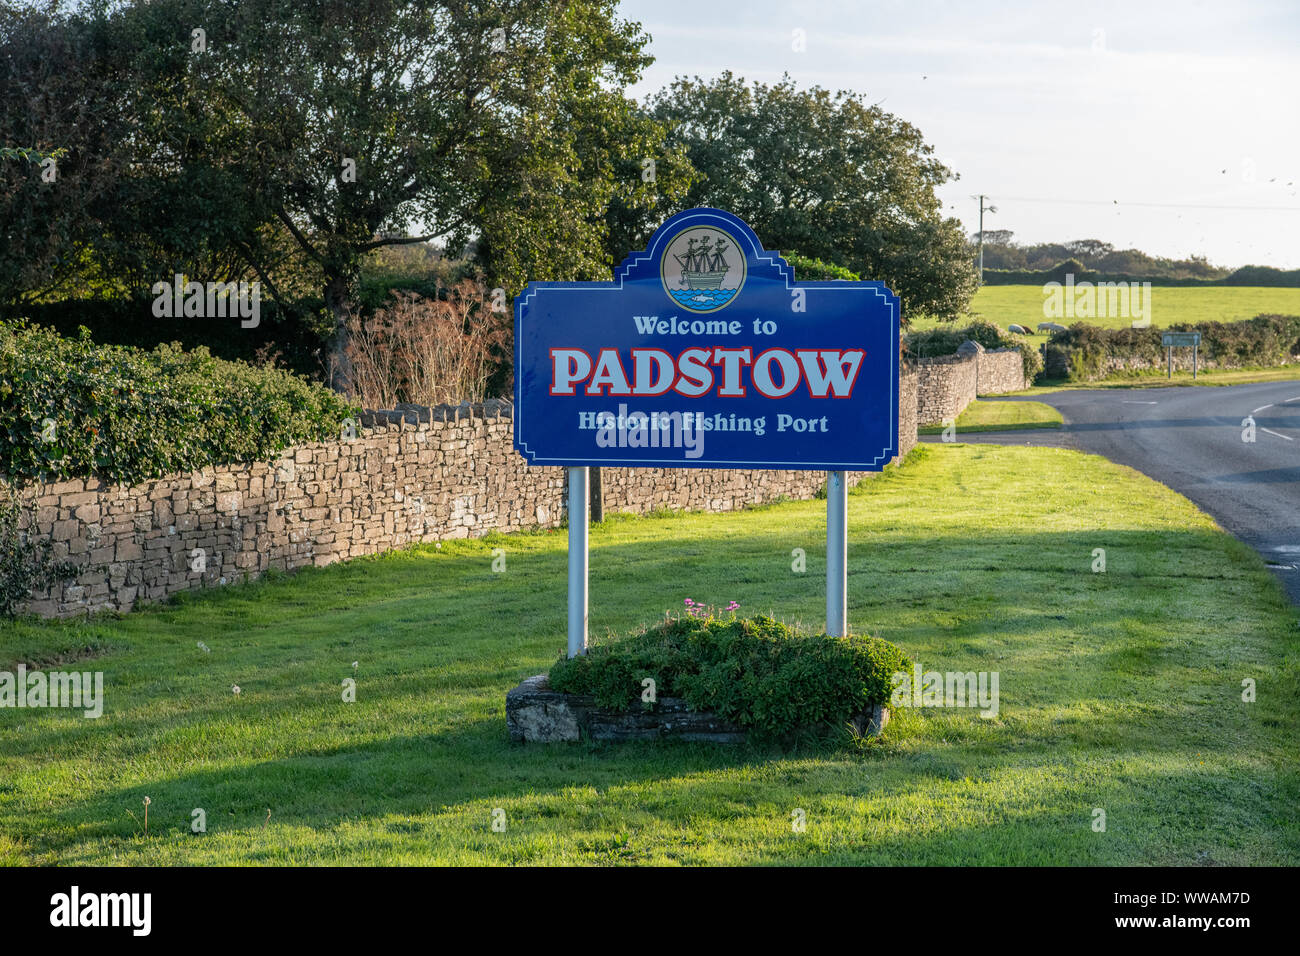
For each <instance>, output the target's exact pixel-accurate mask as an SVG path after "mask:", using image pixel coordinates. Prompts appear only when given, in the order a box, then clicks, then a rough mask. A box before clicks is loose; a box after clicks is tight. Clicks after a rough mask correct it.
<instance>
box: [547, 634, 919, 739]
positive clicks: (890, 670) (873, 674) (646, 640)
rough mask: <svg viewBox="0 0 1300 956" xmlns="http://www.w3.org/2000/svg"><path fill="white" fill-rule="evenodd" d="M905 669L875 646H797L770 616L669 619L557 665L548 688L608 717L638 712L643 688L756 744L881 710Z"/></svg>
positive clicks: (824, 640) (868, 641)
mask: <svg viewBox="0 0 1300 956" xmlns="http://www.w3.org/2000/svg"><path fill="white" fill-rule="evenodd" d="M911 667H912V662H911V661H910V660H909V659H908V658H907V656H906V655H905V654H904V653H903V652H902V651H901V650H899V648H898V647H896V646H895V645H893V644H890V643H889V642H888V641H884V640H881V639H879V638H874V637H828V636H827V635H825V634H819V635H816V636H812V637H805V636H802V635H800V634H798V633H797V632H796V631H794V630H793V629H792V628H790V627H788V626H786V625H785V624H782V623H780V622H779V621H774V620H773V619H772V618H770V617H766V616H762V615H760V616H758V617H754V618H736V617H730V618H721V617H703V618H702V617H683V618H681V619H667V620H664V621H662V622H660V623H659V624H656V625H655V626H653V627H650V628H648V629H646V630H645V631H643V632H641V633H639V634H636V635H634V636H632V637H628V638H624V639H622V640H618V641H613V642H611V643H609V644H599V645H596V646H594V647H592V648H591V649H590V650H589V651H588V652H587V654H586V655H585V656H582V657H575V658H572V659H571V660H564V659H561V660H560V661H559V662H558V663H556V664H555V666H554V667H552V668H551V671H550V683H551V687H552V688H554V689H555V690H558V691H562V692H565V693H571V694H590V695H592V696H593V697H594V698H595V699H596V703H597V704H599V705H600V706H602V707H605V708H608V709H611V710H626V709H627V708H629V707H631V706H633V705H636V706H641V693H642V685H641V681H642V680H643V679H644V678H646V677H650V678H653V679H654V681H655V689H656V693H657V694H658V696H661V697H681V698H684V699H685V700H686V702H687V703H688V704H689V705H690V706H691V708H692V709H693V710H699V711H706V710H707V711H712V712H714V713H716V714H718V715H720V716H721V717H723V718H725V719H726V720H729V721H731V722H733V723H736V724H739V725H740V726H742V727H746V728H749V729H752V730H754V731H756V732H757V733H758V735H759V736H779V735H785V734H789V733H793V732H795V731H798V730H815V729H831V728H837V727H842V726H843V725H844V724H845V723H847V722H848V721H849V720H851V719H852V718H853V717H855V716H857V715H858V714H860V713H862V712H863V711H864V710H866V709H867V707H869V706H871V705H873V704H886V703H888V702H889V695H890V691H891V690H892V684H891V678H892V676H893V675H894V674H896V673H898V672H900V671H909V670H910V669H911Z"/></svg>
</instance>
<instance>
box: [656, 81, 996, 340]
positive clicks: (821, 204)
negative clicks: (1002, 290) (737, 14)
mask: <svg viewBox="0 0 1300 956" xmlns="http://www.w3.org/2000/svg"><path fill="white" fill-rule="evenodd" d="M649 106H650V110H651V113H652V115H653V116H654V117H655V118H656V119H658V120H660V121H661V122H664V123H666V124H668V126H669V127H670V129H671V140H670V142H672V143H680V144H681V145H683V146H684V147H685V149H686V153H687V156H688V157H689V159H690V161H691V163H692V164H693V165H694V166H695V168H696V169H697V170H699V172H700V173H701V174H702V178H701V179H700V180H699V181H698V182H697V183H696V184H695V185H694V186H692V187H691V189H690V191H689V192H688V194H687V203H686V204H687V205H690V206H698V205H709V206H716V207H719V208H722V209H727V210H729V211H731V212H733V213H735V214H736V215H738V216H740V217H741V218H742V219H744V220H746V221H747V222H748V223H750V225H751V226H753V227H754V229H755V231H756V232H757V233H758V234H759V235H760V236H761V237H762V239H763V242H764V243H765V244H766V245H767V246H769V247H770V248H776V249H790V250H795V249H797V250H798V251H799V252H800V253H801V254H802V255H805V256H809V257H812V258H816V259H822V260H825V261H827V262H833V263H836V264H838V265H841V266H844V267H846V268H848V269H850V270H852V271H854V272H857V273H859V274H861V275H863V276H866V277H870V278H873V279H881V280H883V281H885V282H887V283H888V284H889V285H890V286H891V288H893V289H894V290H895V291H896V292H897V293H898V294H899V296H900V298H902V300H903V302H904V306H905V308H906V309H908V310H911V311H918V312H930V313H934V314H937V315H941V316H944V317H955V316H956V315H958V314H960V313H961V312H962V311H964V310H965V308H966V305H967V304H968V302H969V301H970V297H971V295H972V294H973V293H974V291H975V286H976V278H975V275H974V272H973V270H972V269H971V266H970V261H969V256H968V254H967V245H966V240H965V237H964V235H963V233H962V229H961V225H960V223H959V222H958V221H957V220H956V219H951V218H950V219H945V218H943V217H942V215H941V209H942V207H941V204H940V202H939V200H938V199H937V198H936V196H935V194H934V190H935V187H937V186H939V185H941V184H943V183H945V182H947V181H949V180H950V179H953V178H955V176H954V174H953V173H952V172H951V171H950V170H948V169H947V167H945V166H944V165H943V164H942V163H940V162H939V161H938V160H937V159H935V158H934V155H933V149H932V148H931V147H930V146H928V145H927V144H926V143H925V141H924V139H923V138H922V136H921V133H920V131H919V130H917V129H916V128H915V127H914V126H912V125H910V124H909V123H906V122H904V121H903V120H901V119H899V118H898V117H896V116H893V115H892V114H890V113H886V112H884V111H883V110H881V109H880V108H879V107H877V106H872V105H868V104H867V103H866V102H865V101H864V100H863V98H862V96H861V95H859V94H855V93H851V92H845V91H840V92H835V93H832V92H830V91H828V90H825V89H822V88H820V87H815V86H814V87H812V88H810V89H808V90H799V89H797V88H796V87H795V84H794V82H793V81H792V80H791V79H790V78H789V77H785V78H784V79H782V80H781V82H780V83H777V84H775V85H772V86H767V85H764V84H762V83H754V84H752V86H748V85H746V83H745V81H744V80H743V79H741V78H739V77H736V76H733V75H732V74H731V73H729V72H726V73H723V74H722V75H721V76H720V77H718V78H717V79H715V80H711V81H706V80H702V79H700V78H698V77H696V78H693V79H691V78H684V77H679V78H678V79H676V80H675V81H674V82H673V83H672V84H671V85H670V86H669V87H668V88H666V89H664V90H662V91H660V92H659V93H657V94H656V95H654V96H653V97H652V98H651V100H650V103H649Z"/></svg>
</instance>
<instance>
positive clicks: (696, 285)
mask: <svg viewBox="0 0 1300 956" xmlns="http://www.w3.org/2000/svg"><path fill="white" fill-rule="evenodd" d="M659 276H660V278H661V279H662V280H663V284H664V291H665V292H667V293H668V294H669V295H670V296H671V297H672V299H673V301H674V302H676V303H677V304H678V305H680V306H681V307H682V308H683V309H687V310H689V311H691V312H716V311H718V310H719V309H721V308H723V307H724V306H726V305H727V304H728V303H729V302H731V300H732V299H734V298H735V297H736V295H737V293H739V292H740V288H741V286H743V285H744V284H745V253H744V251H743V250H742V249H741V247H740V245H739V244H738V243H737V242H736V240H735V238H734V237H733V236H732V235H731V234H730V233H728V232H725V231H723V230H722V229H715V228H714V227H712V226H691V227H690V228H688V229H683V230H682V231H681V232H679V233H678V234H677V235H675V236H673V238H672V239H671V240H669V242H668V247H667V248H666V249H664V254H663V256H662V257H661V258H660V260H659Z"/></svg>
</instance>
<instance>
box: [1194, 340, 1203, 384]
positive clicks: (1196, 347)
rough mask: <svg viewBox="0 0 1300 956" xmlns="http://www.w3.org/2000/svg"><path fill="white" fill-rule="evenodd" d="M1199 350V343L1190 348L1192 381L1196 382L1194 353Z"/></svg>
mask: <svg viewBox="0 0 1300 956" xmlns="http://www.w3.org/2000/svg"><path fill="white" fill-rule="evenodd" d="M1200 350H1201V346H1200V343H1197V344H1196V345H1193V346H1192V381H1193V382H1194V381H1196V364H1197V363H1196V353H1197V352H1199V351H1200Z"/></svg>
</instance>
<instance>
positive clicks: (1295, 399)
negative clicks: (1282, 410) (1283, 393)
mask: <svg viewBox="0 0 1300 956" xmlns="http://www.w3.org/2000/svg"><path fill="white" fill-rule="evenodd" d="M1287 402H1300V395H1297V396H1296V397H1295V398H1288V399H1287V400H1286V402H1283V403H1282V404H1283V405H1285V404H1286V403H1287Z"/></svg>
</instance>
